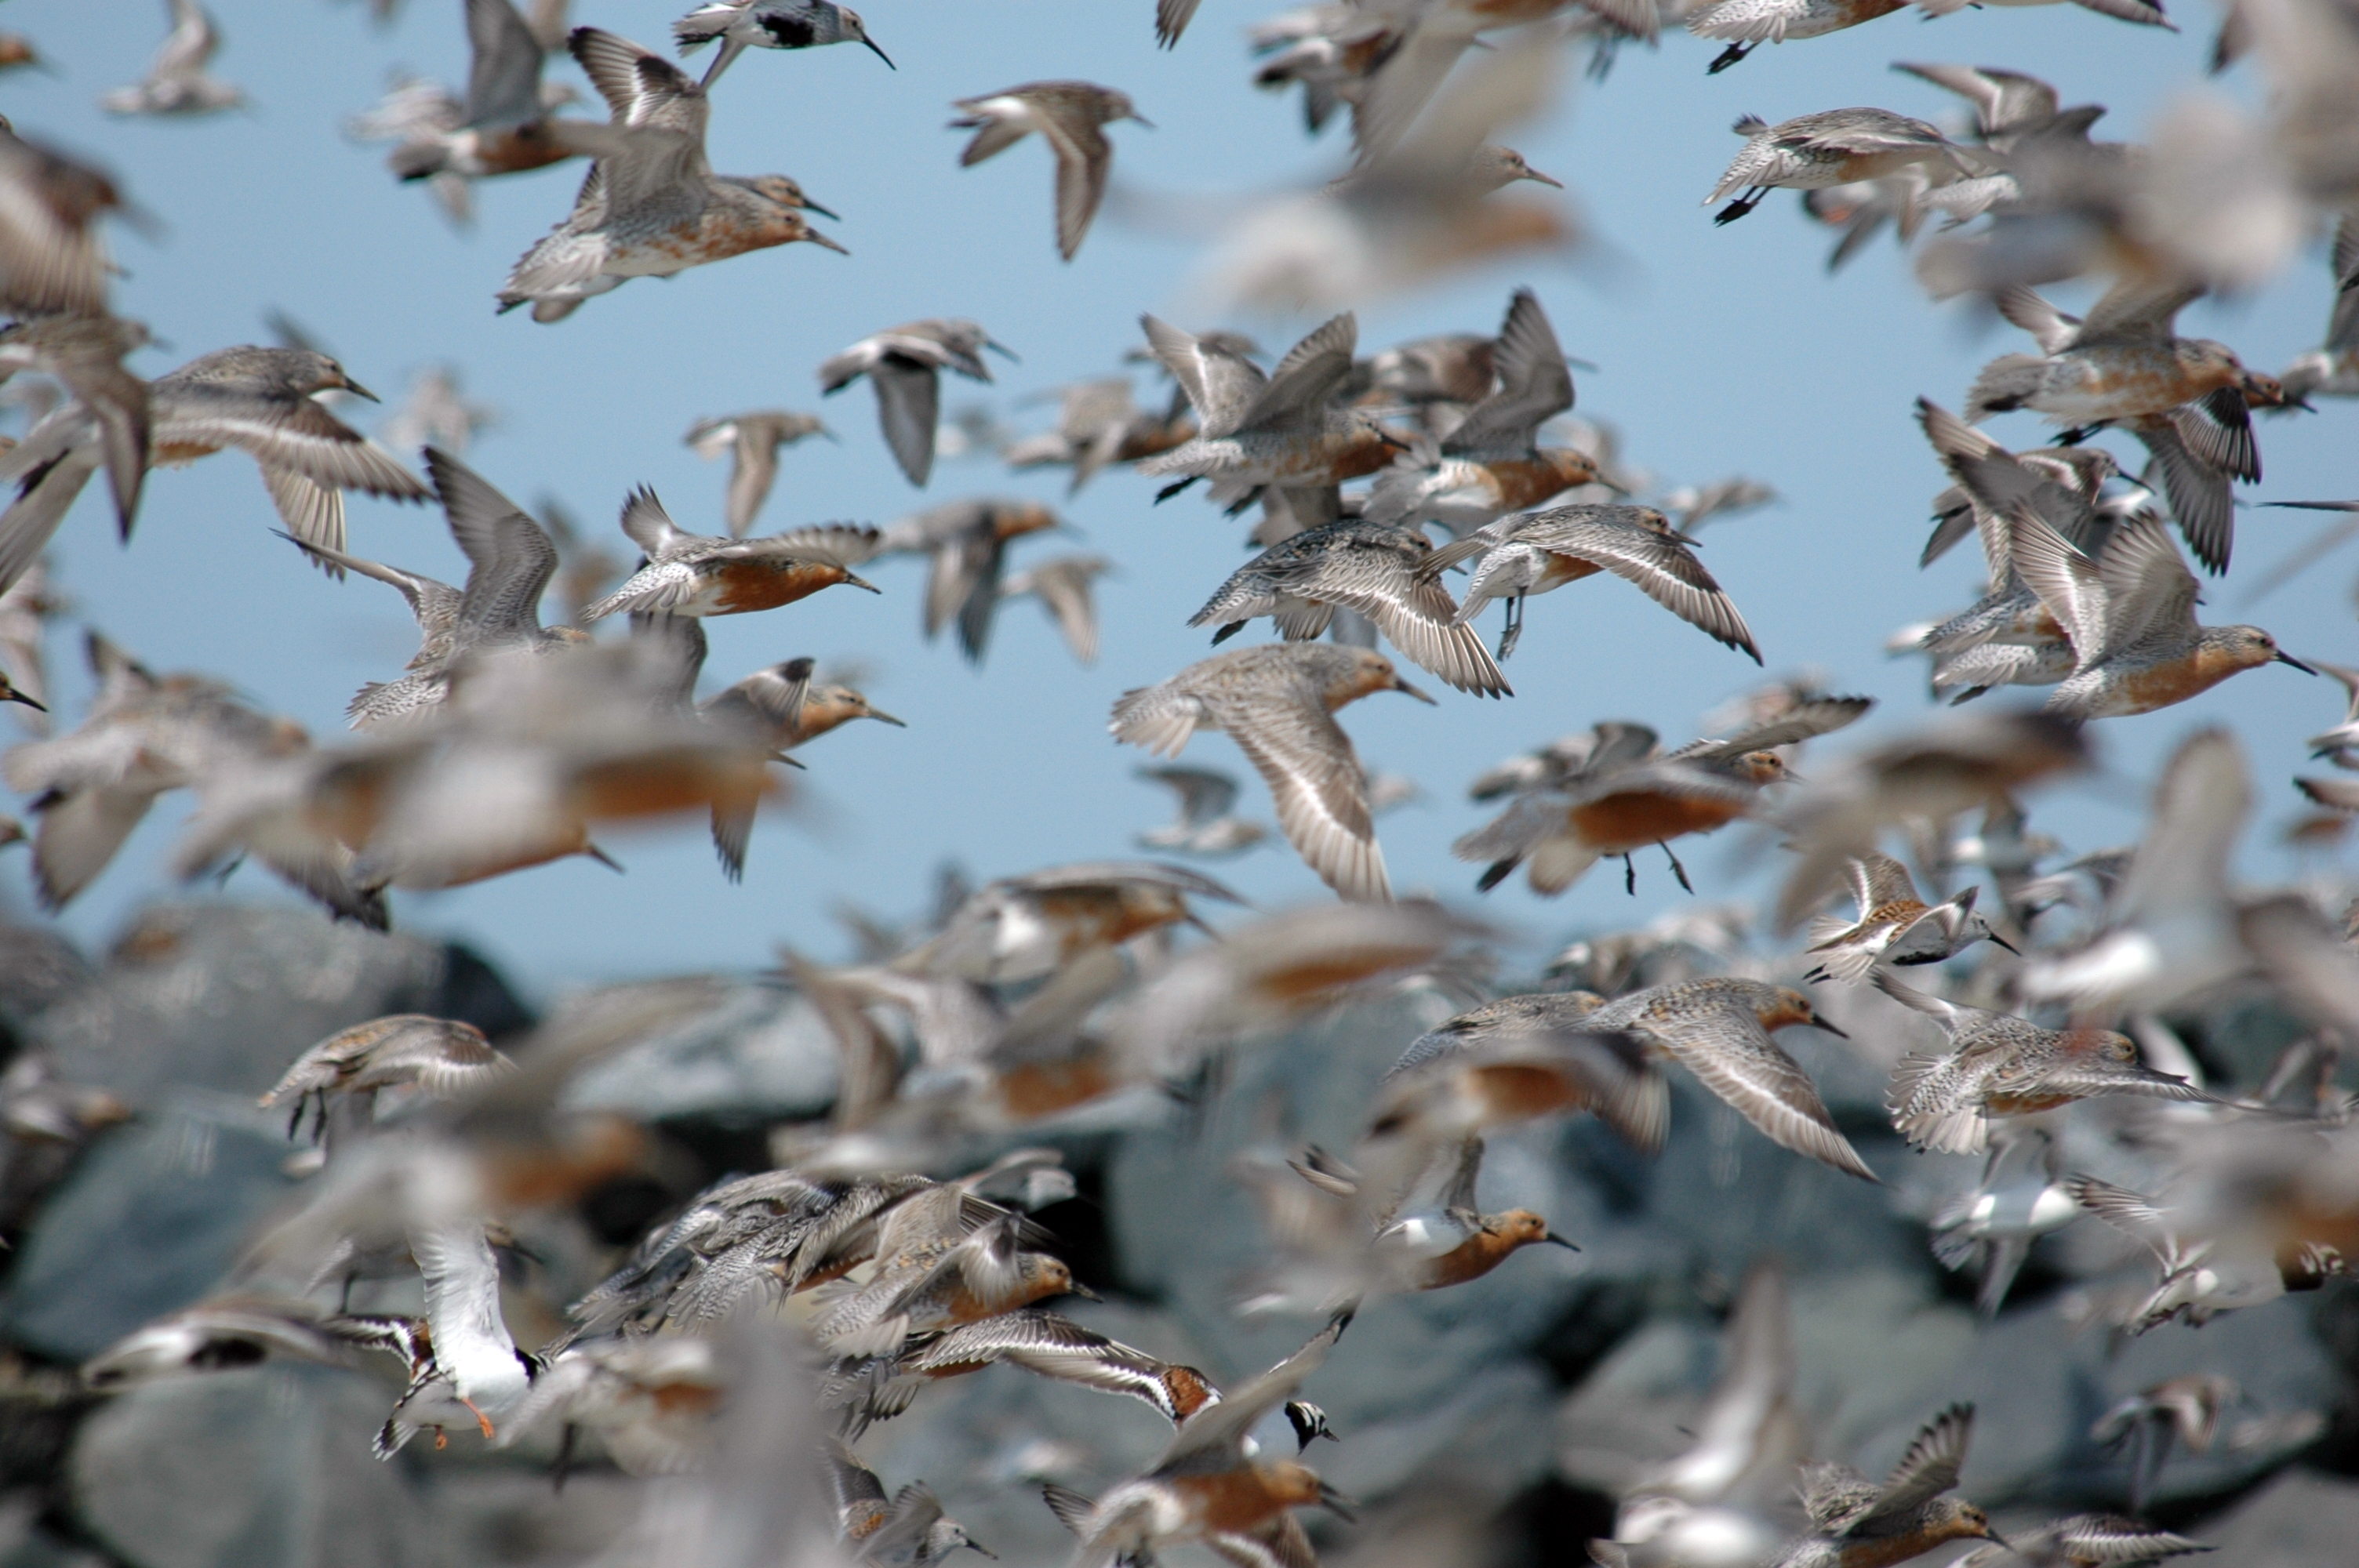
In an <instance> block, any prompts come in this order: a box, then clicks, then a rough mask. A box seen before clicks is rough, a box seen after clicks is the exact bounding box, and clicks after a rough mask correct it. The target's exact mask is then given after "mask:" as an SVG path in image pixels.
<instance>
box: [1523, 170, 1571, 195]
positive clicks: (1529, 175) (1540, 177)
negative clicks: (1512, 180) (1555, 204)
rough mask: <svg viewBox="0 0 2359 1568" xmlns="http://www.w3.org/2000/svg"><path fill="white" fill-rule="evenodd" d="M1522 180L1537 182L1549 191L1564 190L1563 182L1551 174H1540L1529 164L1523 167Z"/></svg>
mask: <svg viewBox="0 0 2359 1568" xmlns="http://www.w3.org/2000/svg"><path fill="white" fill-rule="evenodd" d="M1524 178H1526V179H1529V180H1534V181H1537V182H1538V183H1539V184H1541V185H1545V186H1547V187H1548V188H1549V189H1551V190H1562V189H1564V181H1563V180H1561V179H1559V178H1557V177H1556V176H1554V175H1552V174H1542V173H1541V172H1540V171H1539V170H1538V169H1536V168H1533V167H1532V166H1531V165H1529V164H1526V165H1524Z"/></svg>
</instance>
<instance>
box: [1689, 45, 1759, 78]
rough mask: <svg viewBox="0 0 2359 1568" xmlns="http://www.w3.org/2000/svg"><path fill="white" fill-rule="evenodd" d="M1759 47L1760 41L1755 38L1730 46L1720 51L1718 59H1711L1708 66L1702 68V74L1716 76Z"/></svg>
mask: <svg viewBox="0 0 2359 1568" xmlns="http://www.w3.org/2000/svg"><path fill="white" fill-rule="evenodd" d="M1760 47H1761V44H1760V40H1759V39H1757V38H1756V39H1753V40H1751V41H1749V42H1746V43H1741V44H1731V45H1729V46H1728V47H1727V48H1726V49H1723V50H1721V51H1720V54H1719V56H1718V58H1716V59H1713V61H1712V63H1711V64H1710V65H1708V66H1706V67H1704V72H1703V73H1704V74H1705V75H1706V76H1718V75H1719V74H1720V73H1721V72H1722V71H1723V70H1727V69H1728V68H1729V67H1730V66H1732V65H1734V64H1735V63H1736V62H1737V61H1738V60H1741V59H1744V58H1745V56H1746V55H1749V54H1751V53H1752V52H1753V51H1754V50H1755V49H1758V48H1760Z"/></svg>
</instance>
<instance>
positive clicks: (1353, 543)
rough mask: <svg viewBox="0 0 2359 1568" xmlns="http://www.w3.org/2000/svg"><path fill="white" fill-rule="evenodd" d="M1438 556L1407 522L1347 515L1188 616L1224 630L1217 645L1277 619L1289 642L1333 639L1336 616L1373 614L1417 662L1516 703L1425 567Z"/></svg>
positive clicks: (1244, 572)
mask: <svg viewBox="0 0 2359 1568" xmlns="http://www.w3.org/2000/svg"><path fill="white" fill-rule="evenodd" d="M1432 553H1433V546H1432V544H1431V543H1430V541H1429V540H1428V539H1427V538H1426V536H1425V535H1424V534H1423V533H1421V532H1419V530H1418V528H1417V527H1416V526H1415V525H1414V524H1408V523H1374V522H1368V521H1364V520H1363V519H1361V518H1357V517H1345V518H1342V519H1339V520H1338V521H1336V522H1333V523H1328V524H1321V526H1319V527H1316V528H1310V529H1306V530H1305V531H1303V532H1302V533H1299V534H1297V535H1293V536H1292V537H1291V538H1288V539H1282V540H1280V541H1279V542H1278V543H1277V544H1275V545H1272V546H1270V547H1269V548H1268V549H1266V550H1264V551H1263V552H1262V553H1261V554H1260V555H1258V556H1256V557H1254V558H1253V559H1252V560H1250V561H1247V562H1246V563H1245V565H1244V566H1242V567H1240V568H1237V569H1236V571H1234V573H1232V574H1231V575H1230V577H1229V580H1228V581H1226V582H1224V583H1223V584H1222V585H1221V586H1220V588H1219V589H1216V590H1215V591H1214V592H1213V594H1212V598H1211V599H1209V600H1206V601H1205V603H1204V607H1203V608H1202V609H1201V610H1199V611H1196V613H1195V614H1193V615H1191V616H1190V617H1189V619H1188V624H1189V625H1190V626H1208V625H1218V626H1219V627H1220V630H1219V631H1217V632H1215V633H1212V641H1213V642H1214V643H1223V642H1226V641H1227V640H1228V639H1229V638H1231V637H1233V636H1234V635H1236V633H1239V632H1242V631H1244V630H1245V622H1248V621H1250V620H1253V619H1255V618H1256V617H1258V616H1263V615H1267V616H1270V617H1271V618H1272V619H1273V620H1274V621H1275V622H1277V629H1278V631H1279V633H1281V634H1282V635H1284V637H1285V638H1286V640H1287V641H1288V642H1290V643H1300V642H1308V641H1310V640H1311V639H1313V638H1316V637H1318V636H1320V635H1321V633H1324V632H1326V631H1327V630H1328V628H1329V626H1330V624H1331V623H1332V622H1333V619H1334V615H1335V611H1338V610H1343V611H1351V612H1352V613H1353V614H1356V615H1361V616H1364V617H1366V619H1367V620H1368V621H1369V622H1370V623H1372V624H1373V625H1374V626H1375V629H1376V630H1377V631H1378V632H1380V633H1383V634H1384V636H1385V638H1386V641H1387V642H1389V643H1392V644H1393V646H1394V647H1396V648H1397V649H1399V650H1400V651H1401V652H1402V653H1403V654H1407V655H1408V658H1409V660H1410V661H1411V662H1412V663H1414V664H1416V665H1419V666H1420V667H1422V668H1424V669H1429V670H1431V671H1432V672H1433V673H1434V674H1435V675H1437V676H1440V677H1441V678H1442V679H1443V680H1445V681H1447V682H1449V683H1450V684H1451V686H1454V687H1457V688H1458V689H1459V690H1461V691H1465V692H1472V693H1473V694H1474V695H1475V696H1477V697H1512V696H1514V695H1515V693H1514V691H1513V690H1512V689H1511V688H1510V687H1508V685H1507V681H1506V676H1502V675H1501V674H1500V673H1499V666H1498V665H1496V664H1495V663H1493V662H1492V659H1491V654H1490V651H1489V650H1488V649H1486V648H1484V646H1483V639H1482V637H1481V636H1480V635H1479V634H1478V633H1476V632H1475V631H1474V629H1473V627H1471V626H1468V625H1467V624H1465V622H1464V620H1463V618H1462V616H1461V615H1460V613H1459V610H1458V604H1457V601H1456V600H1452V599H1451V597H1450V590H1449V589H1446V588H1444V587H1442V586H1441V584H1440V581H1439V580H1438V579H1436V578H1435V576H1434V575H1433V574H1430V573H1428V572H1424V571H1422V570H1421V569H1420V568H1422V567H1423V565H1424V563H1425V561H1426V559H1427V558H1428V557H1430V555H1431V554H1432Z"/></svg>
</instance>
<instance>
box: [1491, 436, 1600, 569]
mask: <svg viewBox="0 0 2359 1568" xmlns="http://www.w3.org/2000/svg"><path fill="white" fill-rule="evenodd" d="M1483 467H1484V470H1486V471H1487V472H1488V473H1489V474H1490V476H1491V481H1492V483H1493V485H1494V486H1495V488H1496V489H1497V491H1498V493H1499V504H1500V505H1502V506H1504V507H1506V509H1507V510H1508V511H1510V512H1521V511H1523V510H1524V509H1525V508H1527V507H1531V506H1538V504H1539V503H1541V502H1543V501H1546V500H1547V499H1548V498H1549V496H1551V495H1554V494H1556V493H1557V492H1560V491H1565V490H1570V489H1571V488H1572V487H1573V486H1574V485H1576V484H1586V483H1588V482H1589V481H1591V480H1593V479H1595V478H1596V477H1597V466H1596V465H1595V464H1594V463H1592V462H1591V461H1590V460H1588V459H1587V458H1585V457H1583V456H1582V455H1581V454H1580V453H1579V452H1574V451H1555V450H1551V451H1547V452H1542V453H1541V454H1540V455H1539V456H1538V457H1537V458H1507V459H1503V460H1498V461H1495V462H1487V463H1484V465H1483ZM1582 564H1583V565H1587V563H1586V562H1583V563H1582ZM1596 569H1597V568H1595V567H1590V568H1589V571H1592V572H1593V571H1595V570H1596ZM1587 575H1588V572H1584V573H1582V576H1584V577H1586V576H1587ZM1567 580H1571V579H1567Z"/></svg>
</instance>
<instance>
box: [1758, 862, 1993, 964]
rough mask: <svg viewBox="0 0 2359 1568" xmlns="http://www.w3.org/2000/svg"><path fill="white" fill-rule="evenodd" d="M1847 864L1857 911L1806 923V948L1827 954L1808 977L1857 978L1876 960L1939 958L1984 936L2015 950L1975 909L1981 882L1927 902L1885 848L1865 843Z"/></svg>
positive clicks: (1926, 960)
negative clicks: (1870, 847)
mask: <svg viewBox="0 0 2359 1568" xmlns="http://www.w3.org/2000/svg"><path fill="white" fill-rule="evenodd" d="M1848 870H1849V873H1850V876H1851V892H1852V897H1853V899H1854V901H1856V903H1858V905H1859V913H1858V916H1857V918H1856V919H1854V920H1845V919H1844V918H1843V916H1841V915H1833V914H1831V915H1821V916H1820V917H1819V918H1818V919H1817V920H1814V921H1812V922H1811V926H1812V929H1811V932H1810V946H1809V947H1808V948H1806V949H1805V951H1806V952H1809V953H1814V954H1824V955H1825V957H1821V959H1820V960H1819V963H1818V967H1817V968H1814V969H1812V970H1811V971H1810V973H1809V974H1807V975H1805V976H1804V977H1803V978H1804V979H1812V980H1822V979H1837V980H1842V981H1843V982H1844V983H1845V984H1846V985H1857V984H1858V983H1859V982H1860V981H1861V980H1863V979H1866V978H1867V975H1868V971H1869V970H1870V969H1872V968H1875V966H1876V965H1878V964H1939V963H1944V962H1946V961H1948V960H1949V959H1950V958H1951V957H1955V956H1956V955H1957V954H1959V953H1962V952H1963V951H1964V950H1965V949H1967V948H1968V947H1971V946H1973V945H1974V944H1975V943H1977V942H1981V941H1984V940H1988V941H1991V942H1995V943H1996V944H1997V945H1998V946H2002V947H2005V948H2006V950H2007V951H2008V952H2010V953H2016V952H2018V949H2017V948H2016V947H2015V946H2013V945H2012V944H2010V943H2009V942H2007V940H2006V938H2005V937H2003V936H2000V935H1998V934H1997V933H1995V932H1994V931H1993V930H1991V926H1990V922H1989V921H1987V920H1985V919H1984V918H1983V917H1982V916H1981V915H1979V914H1975V913H1974V898H1975V895H1976V894H1977V893H1979V892H1981V891H1982V890H1981V889H1980V888H1979V887H1969V888H1967V889H1966V890H1965V891H1964V892H1962V893H1959V894H1958V895H1957V896H1956V897H1955V898H1951V899H1947V900H1945V901H1943V902H1942V903H1938V904H1931V905H1929V904H1927V903H1925V901H1924V900H1923V899H1920V898H1919V897H1918V896H1917V883H1916V881H1914V879H1912V878H1911V877H1910V876H1909V875H1908V867H1906V866H1904V865H1902V864H1901V863H1900V862H1899V861H1897V860H1894V859H1893V858H1892V857H1891V856H1889V855H1886V854H1882V853H1879V852H1877V851H1875V850H1870V851H1869V852H1868V853H1866V854H1864V855H1861V856H1857V857H1855V858H1854V860H1852V861H1851V863H1850V865H1849V868H1848Z"/></svg>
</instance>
